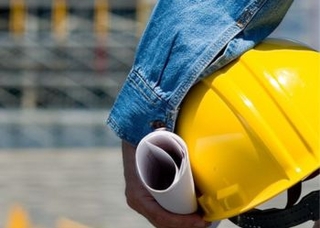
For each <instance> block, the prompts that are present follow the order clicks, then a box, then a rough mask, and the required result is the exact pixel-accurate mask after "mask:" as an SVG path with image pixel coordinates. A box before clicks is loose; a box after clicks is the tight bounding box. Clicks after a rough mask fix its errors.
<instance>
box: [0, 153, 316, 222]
mask: <svg viewBox="0 0 320 228" xmlns="http://www.w3.org/2000/svg"><path fill="white" fill-rule="evenodd" d="M317 187H319V182H317V181H314V182H310V183H309V184H308V185H307V187H306V189H307V190H311V189H314V188H317ZM123 191H124V181H123V178H122V162H121V153H120V149H119V148H95V149H90V148H86V149H69V150H66V149H63V150H59V149H52V150H50V149H46V150H43V149H41V150H40V149H38V150H1V151H0V196H1V197H0V227H5V224H6V223H7V222H8V218H9V210H10V208H12V206H13V205H15V204H18V205H20V206H21V207H23V208H24V209H25V211H26V212H27V213H28V215H29V219H30V221H31V222H32V224H33V228H34V227H41V228H56V227H58V225H57V224H59V221H61V220H62V219H67V220H70V221H74V222H76V223H77V224H82V225H83V227H90V228H108V227H115V228H127V227H131V228H138V227H139V228H148V227H152V226H151V225H150V224H149V223H148V222H147V221H146V220H145V219H144V218H143V217H142V216H140V215H138V214H137V213H135V212H134V211H132V210H131V209H129V208H128V207H127V206H126V203H125V198H124V195H123ZM284 201H285V199H284V197H280V198H279V199H276V200H275V201H274V202H284ZM271 204H272V203H271ZM78 227H79V226H77V228H78ZM235 227H236V226H235V225H233V224H232V223H230V222H229V221H223V222H222V223H221V224H220V225H219V228H235ZM298 227H299V228H311V227H312V223H311V222H309V223H306V224H303V225H300V226H298ZM68 228H69V227H68Z"/></svg>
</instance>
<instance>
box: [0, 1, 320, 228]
mask: <svg viewBox="0 0 320 228" xmlns="http://www.w3.org/2000/svg"><path fill="white" fill-rule="evenodd" d="M155 2H156V0H134V1H128V0H109V1H107V0H81V1H76V0H0V196H1V197H0V227H6V228H13V227H14V228H17V227H18V225H17V224H18V223H17V221H19V222H20V223H21V224H20V225H19V227H21V228H24V227H42V228H54V227H57V228H62V227H63V228H66V227H68V228H76V227H82V228H84V227H92V228H93V227H95V228H98V227H99V228H105V227H150V225H149V224H148V223H147V222H146V220H145V219H144V218H142V217H141V216H139V215H138V214H136V213H135V212H133V211H131V210H130V209H129V208H128V207H127V206H126V203H125V199H124V196H123V189H124V184H123V178H122V163H121V157H120V144H119V142H120V141H119V139H118V138H117V137H116V136H115V135H114V134H113V133H112V132H111V131H110V130H109V129H108V128H107V127H106V126H105V119H106V118H107V116H108V111H109V109H110V107H111V106H112V104H113V101H114V99H115V97H116V95H117V93H118V91H119V89H120V88H121V84H122V82H123V81H124V79H125V77H126V76H127V73H128V71H129V69H130V67H131V64H132V60H133V55H134V51H135V47H136V45H137V42H138V40H139V37H140V36H141V33H142V31H143V28H144V26H145V23H146V21H147V19H148V17H149V14H150V11H151V10H152V7H153V6H154V4H155ZM319 20H320V19H319V1H318V0H306V1H295V2H294V3H293V5H292V7H291V9H290V10H289V12H288V14H287V15H286V17H285V19H284V21H283V22H282V23H281V25H280V26H279V27H278V28H277V29H276V31H275V32H274V33H273V34H271V36H272V37H283V38H289V39H294V40H297V41H300V42H303V43H305V44H307V45H309V46H311V47H312V48H314V49H316V50H318V51H319V49H320V41H319V34H320V30H319V27H320V25H319ZM220 227H234V226H232V225H231V224H230V223H228V222H223V223H222V224H221V226H220ZM300 227H310V224H308V225H305V226H303V225H302V226H300Z"/></svg>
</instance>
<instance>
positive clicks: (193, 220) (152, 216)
mask: <svg viewBox="0 0 320 228" xmlns="http://www.w3.org/2000/svg"><path fill="white" fill-rule="evenodd" d="M135 152H136V148H135V147H134V146H132V145H130V144H129V143H127V142H125V141H122V156H123V166H124V177H125V182H126V190H125V195H126V198H127V203H128V205H129V206H130V207H131V208H132V209H134V210H135V211H137V212H138V213H140V214H141V215H143V216H144V217H145V218H147V219H148V220H149V221H150V222H151V223H152V224H153V225H154V226H155V227H158V228H199V227H208V226H210V223H208V222H205V221H204V220H203V219H202V217H201V216H200V215H198V214H196V213H194V214H190V215H178V214H173V213H170V212H168V211H166V210H165V209H163V208H162V207H161V206H160V205H159V204H158V203H157V202H156V201H155V199H154V198H153V197H152V195H151V194H150V193H149V192H148V191H147V190H146V189H145V187H144V186H143V185H142V183H141V181H140V179H139V177H138V176H137V173H136V164H135Z"/></svg>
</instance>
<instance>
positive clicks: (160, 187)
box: [136, 130, 197, 214]
mask: <svg viewBox="0 0 320 228" xmlns="http://www.w3.org/2000/svg"><path fill="white" fill-rule="evenodd" d="M136 166H137V171H138V175H139V176H140V178H141V181H142V183H143V184H144V186H145V187H146V188H147V190H148V191H149V192H150V193H151V195H152V196H153V197H154V198H155V200H156V201H157V202H158V203H159V204H160V205H161V206H162V207H163V208H165V209H166V210H168V211H170V212H173V213H178V214H189V213H193V212H195V211H196V210H197V200H196V194H195V188H194V182H193V177H192V172H191V167H190V161H189V156H188V151H187V146H186V144H185V142H184V141H183V140H182V139H181V138H180V137H179V136H178V135H176V134H174V133H172V132H168V131H164V130H157V131H154V132H152V133H150V134H148V135H147V136H145V137H144V138H143V139H142V140H141V141H140V143H139V144H138V147H137V150H136Z"/></svg>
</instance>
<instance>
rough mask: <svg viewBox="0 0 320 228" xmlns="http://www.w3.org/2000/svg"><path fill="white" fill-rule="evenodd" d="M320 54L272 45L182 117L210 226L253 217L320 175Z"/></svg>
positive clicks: (225, 75) (184, 109)
mask: <svg viewBox="0 0 320 228" xmlns="http://www.w3.org/2000/svg"><path fill="white" fill-rule="evenodd" d="M319 67H320V55H319V53H318V52H316V51H314V50H311V49H310V48H308V47H305V46H303V45H302V44H299V43H295V42H292V41H286V40H279V39H269V40H265V41H264V42H262V43H261V44H259V45H258V46H256V47H255V48H254V49H251V50H249V51H247V52H246V53H244V54H243V55H242V56H241V57H240V58H239V59H238V60H236V61H234V62H233V63H231V64H229V65H227V66H226V67H224V68H222V69H221V70H219V71H218V72H215V73H214V74H213V75H211V76H208V77H206V78H204V79H203V80H201V81H200V82H198V83H197V84H196V85H195V86H194V87H192V88H191V90H190V91H189V92H188V94H187V96H186V97H185V99H184V100H183V103H182V105H181V109H180V112H179V116H178V120H177V125H176V133H177V134H178V135H180V136H181V137H182V138H183V139H184V140H185V142H186V144H187V146H188V150H189V157H190V162H191V167H192V172H193V175H194V180H195V184H196V186H197V190H198V191H199V194H200V195H199V197H198V202H199V204H200V205H201V207H202V208H203V210H204V212H205V216H204V218H205V220H208V221H214V220H220V219H224V218H229V217H232V216H235V215H238V214H241V213H243V212H246V211H248V210H250V209H252V208H254V207H256V206H257V205H260V204H262V203H263V202H265V201H267V200H269V199H271V198H272V197H274V196H276V195H278V194H279V193H281V192H283V191H284V190H286V189H288V188H290V187H291V186H293V185H294V184H296V183H297V182H299V181H301V180H302V179H304V178H305V177H307V176H308V175H310V174H311V173H312V172H314V171H315V170H317V169H318V168H319V161H320V153H319V128H320V121H319V118H320V113H319V104H320V92H319V85H320V84H319V77H320V71H319Z"/></svg>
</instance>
